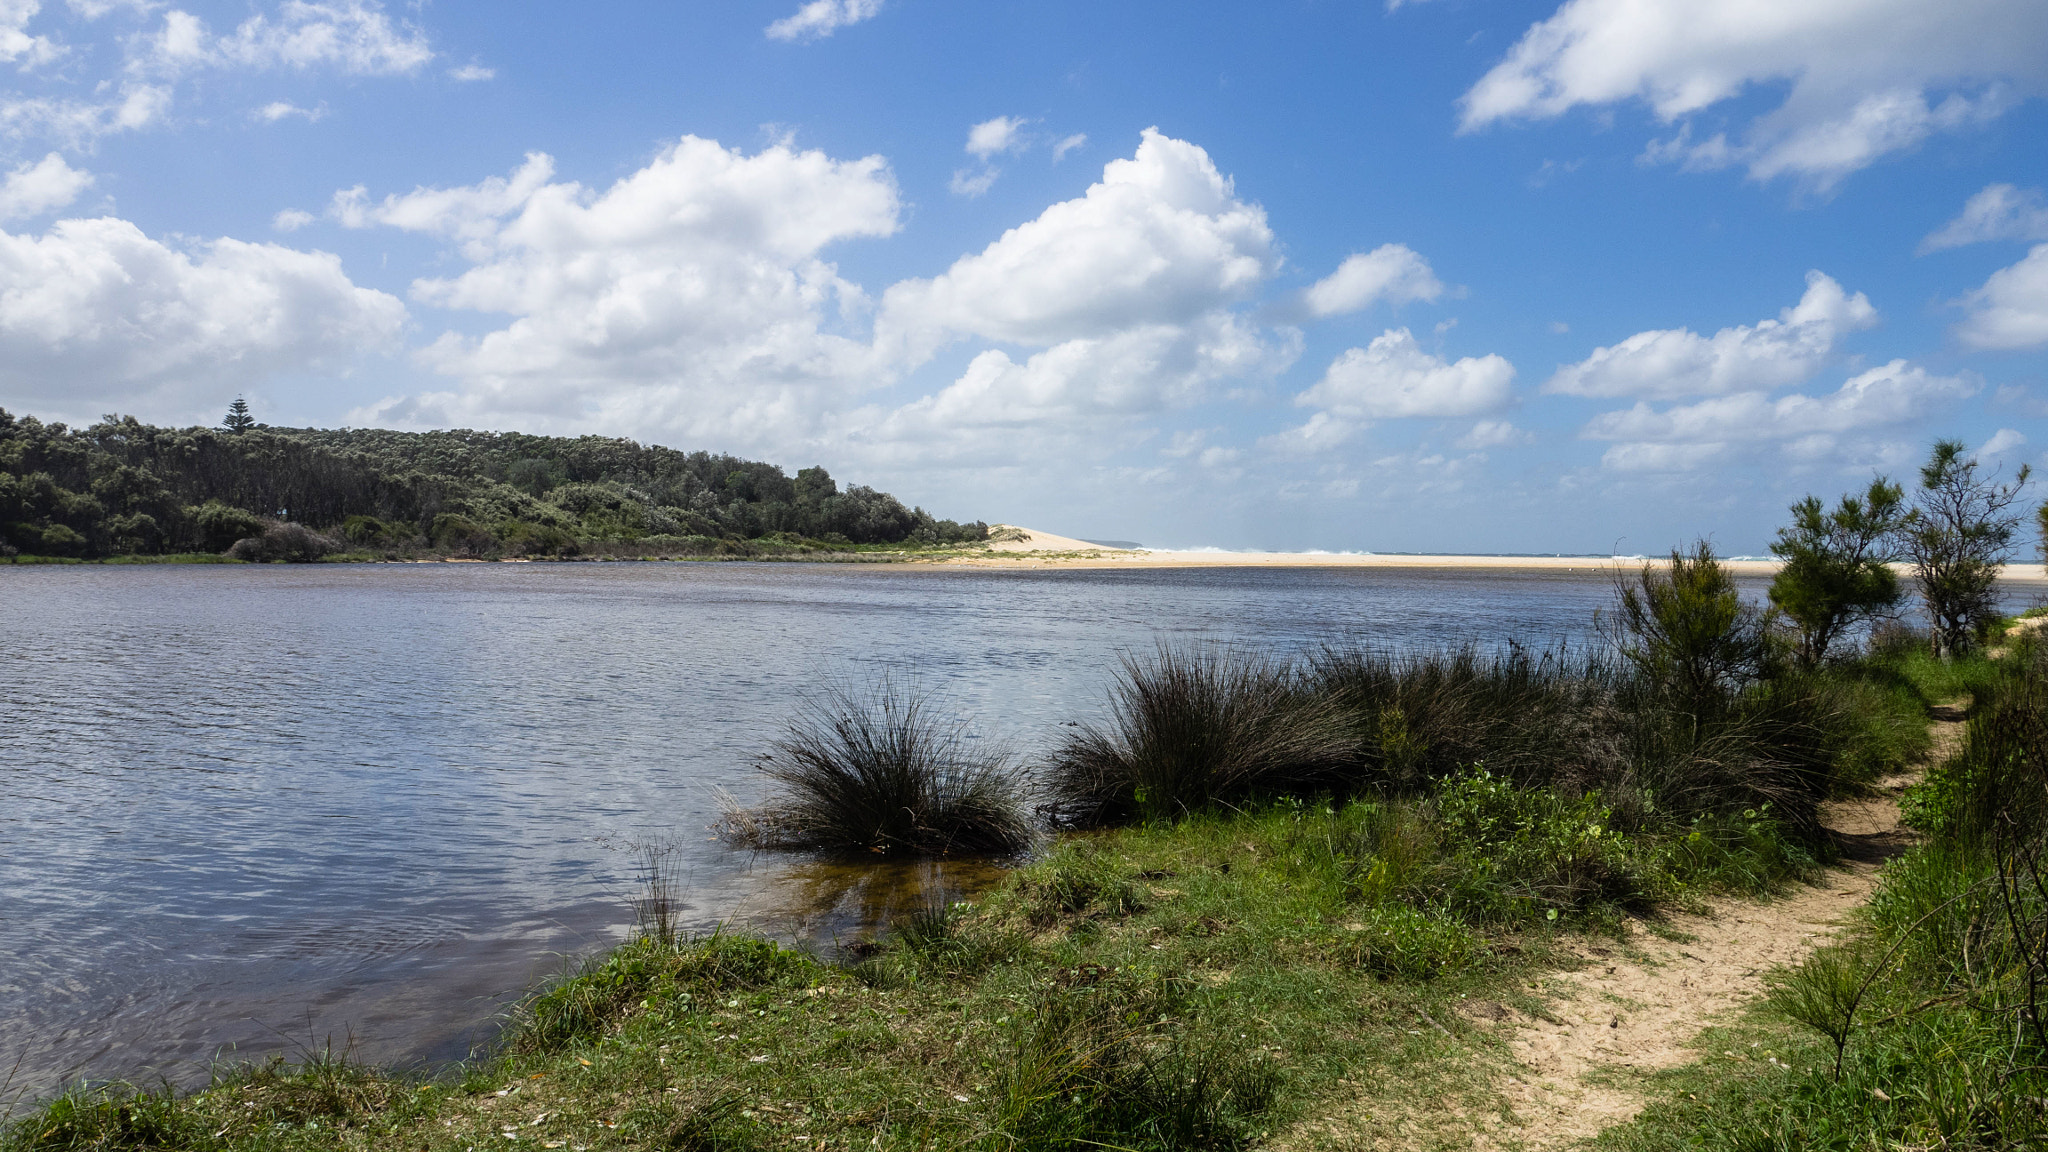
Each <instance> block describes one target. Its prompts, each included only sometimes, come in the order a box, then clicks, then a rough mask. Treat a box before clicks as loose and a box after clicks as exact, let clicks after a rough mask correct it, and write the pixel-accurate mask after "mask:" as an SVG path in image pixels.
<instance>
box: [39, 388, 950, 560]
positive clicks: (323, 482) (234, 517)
mask: <svg viewBox="0 0 2048 1152" xmlns="http://www.w3.org/2000/svg"><path fill="white" fill-rule="evenodd" d="M987 536H988V526H987V525H986V524H984V523H981V522H979V521H976V522H974V523H969V524H959V523H955V522H953V521H951V520H940V519H937V518H935V517H934V516H932V515H931V514H930V513H928V512H926V511H925V510H924V509H922V508H906V507H904V505H903V503H902V502H901V501H899V500H897V499H896V498H895V497H894V496H891V495H889V494H888V493H886V492H877V491H875V490H874V489H872V488H868V487H864V486H861V485H851V486H849V487H847V488H845V489H844V490H842V489H841V488H840V487H839V485H838V483H837V482H836V481H835V480H834V479H833V478H832V476H831V475H830V474H829V473H827V472H826V471H825V469H823V468H817V467H812V468H805V469H803V470H801V471H799V472H798V473H797V474H796V475H795V476H793V477H792V476H789V475H787V474H785V473H784V472H783V470H782V469H781V468H779V467H777V466H776V465H773V464H767V463H762V462H760V461H755V460H743V459H740V458H739V457H737V456H728V455H724V454H721V453H710V452H681V451H678V450H676V449H673V448H663V447H659V446H653V445H642V444H638V443H635V442H634V441H631V440H626V439H615V438H608V437H602V436H582V437H575V438H567V437H555V436H529V435H524V434H521V433H516V432H514V433H499V432H473V431H468V430H453V431H445V432H392V431H385V430H382V429H321V428H271V427H266V426H263V425H258V424H255V423H254V421H253V419H251V418H250V417H248V416H247V415H246V411H245V410H240V409H238V410H235V411H231V412H230V415H229V419H228V421H227V422H226V424H225V425H224V426H223V427H222V428H198V427H195V428H158V427H154V426H152V425H148V424H143V423H140V422H138V421H137V420H135V419H134V418H133V417H119V418H116V417H112V416H110V417H107V418H106V419H105V420H102V421H101V422H100V423H98V424H94V425H92V426H91V427H88V428H69V427H66V426H65V425H63V424H59V423H47V424H46V423H43V422H41V421H39V420H37V419H36V418H35V417H33V416H16V415H13V414H11V413H9V412H7V411H6V410H5V409H0V554H4V555H8V556H13V555H18V554H19V555H38V556H59V557H78V558H86V559H91V558H98V557H106V556H118V555H145V556H146V555H163V554H170V553H190V552H215V553H219V552H230V553H233V554H236V555H238V556H239V557H240V558H243V559H289V560H299V559H313V558H317V557H318V556H320V555H325V554H331V553H334V552H338V551H343V550H350V551H357V552H368V553H372V554H388V555H409V554H417V553H437V554H452V555H463V556H472V557H479V558H482V557H493V556H571V555H577V554H580V553H590V552H614V551H621V550H624V551H628V552H632V553H634V554H655V553H664V554H665V553H675V554H680V555H689V554H704V553H715V552H720V551H725V552H733V551H738V552H742V553H753V552H759V551H761V550H763V549H768V550H774V549H776V548H779V549H780V550H784V551H788V550H793V549H794V550H818V549H830V548H846V547H852V546H857V545H898V546H903V545H909V546H935V545H943V544H959V543H969V542H973V541H978V540H984V539H986V538H987Z"/></svg>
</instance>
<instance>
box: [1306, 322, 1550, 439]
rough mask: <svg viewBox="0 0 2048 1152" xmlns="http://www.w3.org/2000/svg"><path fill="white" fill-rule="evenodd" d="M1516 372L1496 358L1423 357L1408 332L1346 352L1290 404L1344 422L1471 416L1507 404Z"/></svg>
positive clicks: (1390, 334) (1389, 332) (1397, 331)
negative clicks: (1312, 385) (1312, 408)
mask: <svg viewBox="0 0 2048 1152" xmlns="http://www.w3.org/2000/svg"><path fill="white" fill-rule="evenodd" d="M1514 379H1515V366H1514V365H1512V364H1510V363H1508V362H1507V360H1505V359H1504V358H1502V357H1500V356H1494V355H1488V356H1478V357H1473V356H1468V357H1465V358H1464V359H1462V360H1459V361H1457V362H1455V363H1452V362H1448V361H1445V360H1444V359H1442V358H1441V357H1438V356H1434V355H1432V354H1430V353H1428V352H1425V351H1423V349H1422V347H1421V345H1419V344H1417V343H1416V342H1415V337H1414V335H1413V334H1411V333H1410V332H1409V331H1408V329H1406V328H1390V329H1388V330H1387V331H1386V332H1385V333H1384V334H1382V335H1381V336H1380V337H1379V338H1377V339H1375V340H1374V341H1373V342H1372V343H1371V344H1370V345H1368V346H1366V347H1364V348H1351V349H1348V350H1346V351H1345V352H1344V353H1343V354H1342V355H1340V356H1338V357H1337V359H1336V360H1335V361H1333V362H1331V364H1330V367H1329V370H1328V371H1326V372H1324V373H1323V378H1322V379H1321V380H1320V381H1318V382H1317V383H1316V385H1315V387H1313V388H1310V389H1309V390H1308V391H1306V392H1303V393H1301V394H1300V395H1299V396H1296V397H1295V398H1294V402H1295V403H1296V404H1297V405H1300V406H1302V407H1316V408H1321V409H1324V410H1326V411H1328V412H1330V413H1331V414H1333V415H1335V416H1337V417H1340V418H1342V419H1345V420H1386V419H1401V418H1405V417H1414V416H1438V417H1441V416H1471V415H1475V414H1477V413H1481V412H1488V411H1492V410H1493V409H1495V408H1498V407H1500V406H1501V405H1503V404H1505V403H1507V400H1508V385H1509V384H1511V383H1513V381H1514Z"/></svg>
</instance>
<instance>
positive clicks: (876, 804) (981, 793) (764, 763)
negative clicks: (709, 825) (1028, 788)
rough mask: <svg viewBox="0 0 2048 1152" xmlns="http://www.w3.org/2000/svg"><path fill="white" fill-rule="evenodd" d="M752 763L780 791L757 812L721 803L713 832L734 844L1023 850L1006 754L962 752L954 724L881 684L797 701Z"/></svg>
mask: <svg viewBox="0 0 2048 1152" xmlns="http://www.w3.org/2000/svg"><path fill="white" fill-rule="evenodd" d="M760 767H761V771H762V772H764V773H766V774H767V775H768V777H769V778H770V779H772V780H774V781H775V782H776V783H777V784H779V785H781V787H782V793H781V795H780V796H778V797H777V798H775V799H773V800H771V801H770V802H769V803H768V804H766V805H764V806H762V807H760V808H754V809H743V808H740V807H738V806H736V805H728V807H727V811H726V815H725V818H724V820H723V822H722V824H721V830H722V831H723V832H724V834H725V836H726V838H727V839H728V840H730V841H732V842H734V843H737V844H741V845H745V846H750V847H759V848H806V849H814V850H817V851H822V852H833V853H875V854H881V855H899V854H908V855H927V856H943V855H949V854H953V853H989V854H1001V853H1010V852H1017V851H1021V850H1022V849H1024V848H1025V847H1027V846H1029V845H1030V843H1031V826H1030V823H1029V821H1028V820H1027V819H1026V818H1025V814H1024V807H1023V787H1022V781H1021V776H1020V774H1019V772H1018V771H1017V769H1016V767H1015V766H1014V765H1013V763H1012V762H1011V760H1010V758H1009V757H1008V756H1007V755H1006V754H1004V753H1003V752H1001V751H986V752H984V751H980V750H977V749H974V748H972V747H970V745H969V740H968V734H967V732H966V731H965V725H963V724H960V723H957V722H947V721H944V720H941V719H939V718H938V717H936V716H934V715H933V714H932V712H931V710H930V707H929V702H928V700H927V698H926V697H924V696H922V695H919V694H916V693H910V692H905V691H901V690H899V689H897V688H896V687H894V686H893V685H891V684H890V683H888V682H886V681H884V682H882V683H880V684H878V685H875V686H874V687H873V688H871V689H869V690H867V691H865V692H856V691H853V690H850V689H834V690H832V691H830V692H828V693H827V694H826V695H825V696H824V697H823V698H822V699H820V700H816V701H813V702H812V703H810V704H808V705H806V706H805V708H804V710H803V712H802V713H801V714H800V715H799V716H798V718H797V719H796V720H794V721H793V722H791V724H790V727H789V733H788V735H786V736H784V737H783V738H782V739H780V740H778V741H776V742H775V743H774V745H773V746H772V747H771V748H770V750H769V751H768V753H767V754H766V755H764V756H763V757H762V759H761V764H760Z"/></svg>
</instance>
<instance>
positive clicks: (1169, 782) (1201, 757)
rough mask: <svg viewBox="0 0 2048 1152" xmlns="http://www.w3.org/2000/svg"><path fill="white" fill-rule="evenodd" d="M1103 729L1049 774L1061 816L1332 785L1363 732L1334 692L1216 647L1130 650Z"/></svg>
mask: <svg viewBox="0 0 2048 1152" xmlns="http://www.w3.org/2000/svg"><path fill="white" fill-rule="evenodd" d="M1110 711H1111V718H1110V721H1109V723H1108V725H1107V726H1106V727H1104V728H1096V727H1093V726H1089V727H1084V728H1083V729H1081V731H1080V732H1079V733H1077V734H1075V735H1073V736H1070V737H1068V739H1067V740H1066V742H1065V743H1064V744H1062V745H1061V746H1060V748H1059V749H1058V750H1057V751H1056V752H1055V753H1054V755H1053V758H1052V763H1051V766H1050V769H1049V772H1048V782H1047V786H1048V790H1049V791H1050V793H1051V795H1052V801H1051V803H1049V804H1048V805H1047V806H1046V808H1045V811H1046V813H1047V815H1048V816H1050V817H1051V818H1052V819H1053V821H1054V822H1055V823H1058V824H1063V825H1067V826H1072V827H1099V826H1103V825H1109V824H1118V823H1124V822H1127V821H1129V820H1132V819H1178V818H1180V817H1183V816H1186V815H1188V814H1190V813H1193V812H1198V811H1201V810H1203V809H1205V808H1208V807H1209V806H1211V805H1214V804H1240V803H1244V802H1246V801H1249V800H1253V799H1255V798H1257V797H1260V796H1263V795H1286V794H1299V793H1304V792H1314V791H1318V790H1325V789H1328V788H1329V787H1330V786H1331V785H1332V784H1333V783H1335V782H1336V781H1338V780H1340V779H1342V778H1343V776H1344V775H1346V769H1347V768H1348V766H1349V765H1351V764H1352V762H1353V761H1354V760H1355V758H1356V757H1357V754H1358V751H1359V748H1360V746H1361V740H1360V737H1359V734H1358V732H1357V729H1356V726H1355V725H1354V724H1353V723H1352V721H1351V718H1350V717H1349V716H1348V715H1347V714H1346V713H1345V711H1344V710H1343V708H1341V707H1340V706H1339V705H1338V703H1337V702H1336V701H1335V700H1333V699H1332V698H1330V697H1329V696H1328V695H1327V694H1322V693H1317V692H1313V691H1310V690H1309V689H1308V687H1307V686H1306V685H1304V684H1303V683H1302V682H1301V679H1300V677H1298V676H1297V675H1296V674H1295V673H1294V671H1293V670H1292V669H1290V668H1289V667H1287V666H1286V665H1284V664H1279V663H1275V662H1274V661H1272V660H1269V659H1267V658H1266V657H1264V656H1260V655H1257V654H1254V653H1250V652H1246V651H1243V650H1239V649H1231V648H1224V647H1217V646H1203V647H1196V648H1188V649H1173V648H1161V649H1160V650H1159V651H1158V652H1157V653H1156V654H1155V655H1154V656H1152V657H1151V658H1150V659H1139V658H1137V657H1133V656H1129V655H1127V656H1125V657H1124V660H1123V676H1122V678H1121V679H1120V680H1119V681H1118V682H1117V684H1116V685H1115V687H1113V688H1112V689H1111V690H1110Z"/></svg>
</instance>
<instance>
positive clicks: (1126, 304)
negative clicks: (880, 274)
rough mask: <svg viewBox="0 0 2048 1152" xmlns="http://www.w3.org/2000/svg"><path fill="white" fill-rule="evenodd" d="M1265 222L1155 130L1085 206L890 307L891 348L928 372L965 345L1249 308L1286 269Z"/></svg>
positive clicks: (1006, 238) (1081, 334)
mask: <svg viewBox="0 0 2048 1152" xmlns="http://www.w3.org/2000/svg"><path fill="white" fill-rule="evenodd" d="M1278 263H1279V258H1278V256H1277V255H1276V254H1275V253H1274V251H1273V233H1272V230H1271V229H1270V228H1269V227H1268V226H1267V224H1266V214H1265V212H1264V210H1262V209H1260V208H1259V207H1257V206H1256V205H1252V204H1247V203H1245V202H1243V201H1241V200H1239V199H1237V197H1236V194H1235V190H1234V188H1233V186H1232V184H1231V181H1230V180H1229V179H1228V178H1226V177H1224V176H1223V175H1222V174H1220V173H1219V172H1217V170H1216V166H1215V164H1214V163H1213V162H1211V160H1210V159H1209V154H1208V153H1207V152H1204V151H1203V150H1202V149H1201V148H1199V147H1197V146H1195V145H1193V144H1190V143H1188V142H1186V141H1183V140H1176V139H1173V138H1172V137H1169V136H1166V135H1163V134H1161V133H1160V132H1159V131H1158V130H1157V129H1152V128H1148V129H1146V130H1145V132H1144V134H1143V138H1142V139H1141V141H1140V143H1139V145H1138V151H1137V153H1136V155H1134V156H1133V157H1131V158H1130V159H1128V160H1113V161H1111V162H1110V163H1109V164H1107V165H1106V166H1104V168H1103V171H1102V179H1101V181H1099V182H1098V183H1096V184H1094V185H1092V186H1091V187H1089V189H1088V191H1087V192H1086V193H1085V194H1084V195H1082V196H1080V197H1078V198H1076V199H1073V200H1064V201H1061V202H1059V203H1057V204H1054V205H1052V206H1050V207H1048V208H1047V209H1045V211H1044V212H1042V213H1040V214H1039V215H1038V217H1037V218H1036V219H1034V220H1031V221H1029V222H1027V223H1024V224H1020V225H1018V226H1017V227H1015V228H1012V229H1010V230H1009V231H1008V232H1006V233H1004V234H1003V236H1002V238H1001V239H999V240H997V241H995V242H994V243H992V244H990V245H989V246H988V247H987V248H985V249H983V250H982V251H981V252H978V253H975V254H973V255H970V256H965V257H962V258H961V259H960V260H958V261H956V262H955V263H954V264H953V266H952V267H951V268H949V269H948V270H947V271H946V272H945V273H944V274H942V275H940V276H937V277H934V278H932V279H929V280H907V281H904V282H902V283H900V284H897V285H895V286H893V287H891V288H890V289H889V290H888V292H887V293H886V294H885V295H884V297H883V304H882V313H881V317H880V319H879V320H878V322H877V328H878V331H879V334H880V336H881V338H882V339H883V340H884V341H885V342H896V343H899V344H901V345H903V346H904V347H905V348H906V349H908V350H909V351H908V352H907V353H906V358H908V359H911V360H922V359H923V358H924V357H926V356H928V355H929V354H930V352H931V351H932V350H933V349H935V348H936V347H937V346H939V345H940V344H943V343H944V342H946V341H948V340H950V339H952V338H954V337H956V336H979V337H982V338H984V339H988V340H997V341H1003V342H1007V343H1016V344H1028V345H1038V346H1045V345H1050V344H1056V343H1059V342H1061V341H1064V340H1073V339H1084V338H1091V337H1098V336H1105V335H1108V334H1110V333H1113V332H1120V331H1123V330H1126V329H1130V328H1134V327H1139V326H1142V325H1146V324H1160V323H1165V324H1176V323H1185V322H1187V321H1189V320H1191V319H1193V318H1195V317H1197V316H1200V315H1202V314H1203V313H1205V312H1208V311H1210V310H1213V309H1216V308H1220V307H1225V306H1227V305H1230V304H1233V303H1236V302H1238V301H1240V300H1242V299H1244V298H1245V297H1246V296H1248V295H1249V294H1250V293H1251V292H1252V291H1253V290H1254V289H1255V288H1256V287H1257V286H1258V285H1259V284H1260V283H1262V282H1263V281H1264V280H1265V279H1266V277H1267V276H1268V275H1270V274H1271V273H1272V271H1273V270H1274V269H1275V268H1276V267H1277V266H1278Z"/></svg>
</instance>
